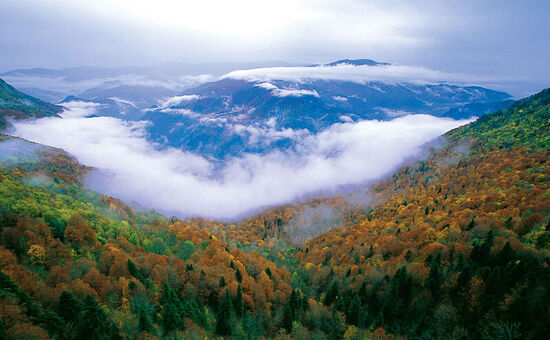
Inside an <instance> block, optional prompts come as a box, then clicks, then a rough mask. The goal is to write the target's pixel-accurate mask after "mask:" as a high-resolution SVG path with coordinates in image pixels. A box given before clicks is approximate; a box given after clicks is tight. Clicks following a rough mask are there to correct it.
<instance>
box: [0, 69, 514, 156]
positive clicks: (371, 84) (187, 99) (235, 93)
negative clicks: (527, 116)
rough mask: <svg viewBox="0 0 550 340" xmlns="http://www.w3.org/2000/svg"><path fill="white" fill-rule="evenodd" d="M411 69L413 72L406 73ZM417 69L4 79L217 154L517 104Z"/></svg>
mask: <svg viewBox="0 0 550 340" xmlns="http://www.w3.org/2000/svg"><path fill="white" fill-rule="evenodd" d="M237 68H238V69H239V71H234V70H235V69H237ZM396 70H397V72H396ZM230 71H233V72H230ZM228 72H229V73H228ZM407 72H413V75H412V76H407V75H406V74H405V76H403V74H404V73H407ZM415 72H416V73H418V69H417V68H416V69H412V71H411V69H409V68H406V67H399V66H396V65H391V64H389V63H385V62H377V61H374V60H371V59H354V60H352V59H341V60H337V61H334V62H330V63H327V64H317V65H310V66H299V65H298V66H297V65H288V64H284V63H280V62H266V63H205V64H166V65H160V66H152V67H125V68H117V69H108V68H95V67H77V68H67V69H61V70H49V69H30V70H14V71H10V72H6V73H4V74H2V75H0V76H2V77H5V78H6V79H8V80H9V81H11V82H12V83H14V84H15V85H16V86H17V87H18V88H19V89H22V90H25V91H27V93H29V94H31V95H35V96H37V97H39V98H41V99H45V100H50V101H52V102H59V103H61V104H63V103H66V102H70V101H82V102H87V103H90V104H92V105H93V107H94V111H95V112H94V114H95V115H99V116H111V117H116V118H120V119H125V120H148V121H150V122H151V124H150V125H149V127H148V128H147V129H148V130H147V131H148V133H149V137H150V139H151V140H153V141H155V142H157V143H160V144H161V145H169V146H173V147H177V148H181V149H184V150H187V151H192V152H196V153H198V154H201V155H203V156H207V157H210V158H215V159H223V158H224V157H227V156H234V155H239V154H241V153H243V152H249V153H262V152H266V151H269V150H273V149H285V148H292V147H293V146H294V139H295V137H296V136H298V135H301V136H303V135H304V134H315V133H318V132H320V131H322V130H324V129H326V128H328V127H330V126H332V125H334V124H337V123H350V122H356V121H360V120H365V119H377V120H391V119H394V118H396V117H399V116H403V115H407V114H418V113H424V114H430V115H434V116H440V117H449V118H453V119H464V118H470V117H472V116H481V115H483V114H486V113H489V112H492V111H495V110H499V109H505V108H507V107H508V106H509V105H511V104H512V103H513V100H511V96H510V95H509V94H508V93H505V92H499V91H494V90H490V89H487V88H483V87H479V86H466V85H458V84H453V82H452V79H447V80H446V79H428V80H427V81H425V80H422V79H420V78H419V77H421V76H422V75H421V74H420V75H418V74H416V73H415ZM365 74H366V75H367V76H365Z"/></svg>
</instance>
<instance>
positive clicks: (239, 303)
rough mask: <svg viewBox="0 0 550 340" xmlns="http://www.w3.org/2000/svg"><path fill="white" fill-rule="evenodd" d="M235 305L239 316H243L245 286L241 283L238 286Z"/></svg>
mask: <svg viewBox="0 0 550 340" xmlns="http://www.w3.org/2000/svg"><path fill="white" fill-rule="evenodd" d="M233 306H234V307H235V314H236V315H237V317H238V318H241V317H242V316H243V311H244V307H243V288H242V287H241V285H240V284H239V286H238V287H237V294H236V295H235V299H234V303H233Z"/></svg>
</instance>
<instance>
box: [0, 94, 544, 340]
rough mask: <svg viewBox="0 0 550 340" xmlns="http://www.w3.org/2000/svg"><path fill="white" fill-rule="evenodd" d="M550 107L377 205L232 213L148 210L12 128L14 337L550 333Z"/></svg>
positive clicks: (471, 140)
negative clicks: (206, 215)
mask: <svg viewBox="0 0 550 340" xmlns="http://www.w3.org/2000/svg"><path fill="white" fill-rule="evenodd" d="M549 121H550V91H548V90H545V91H543V92H541V93H539V94H537V95H535V96H533V97H530V98H526V99H524V100H521V101H519V102H518V103H516V104H515V105H513V106H512V107H510V108H509V109H508V110H506V111H503V112H497V113H493V114H489V115H486V116H484V117H482V118H481V119H479V120H478V121H476V122H474V123H472V124H469V125H467V126H464V127H462V128H459V129H456V130H454V131H451V132H449V133H448V134H447V135H446V136H445V138H443V139H442V140H441V143H439V144H438V147H437V148H434V149H432V150H431V153H430V155H429V156H428V157H427V158H426V159H424V160H421V161H418V162H415V163H413V164H411V165H409V166H406V167H403V168H402V169H400V170H398V171H397V172H396V173H395V174H393V175H392V176H390V177H389V178H387V179H385V180H383V181H380V182H378V183H376V184H375V185H373V186H372V187H370V188H369V189H368V190H366V191H365V195H366V196H368V197H369V199H368V200H366V201H368V205H364V204H362V205H355V204H354V203H353V202H351V203H350V201H349V200H348V199H347V198H342V197H340V198H338V197H337V198H325V199H318V200H313V201H310V202H305V203H297V204H293V205H287V206H282V207H276V208H273V209H271V210H269V211H267V212H265V213H263V214H259V215H258V216H254V217H251V218H248V219H245V220H244V221H241V222H240V223H235V224H233V225H231V224H226V223H220V222H216V221H208V220H202V219H190V220H185V221H179V220H177V219H175V218H166V217H163V216H161V215H159V214H157V213H155V212H140V211H136V210H133V209H132V208H130V207H129V206H127V205H126V204H124V203H123V202H121V201H119V200H117V199H115V198H111V197H106V196H102V195H100V194H98V193H95V192H93V191H90V190H89V189H87V188H86V187H85V186H84V185H83V184H82V179H83V176H85V175H86V173H87V172H88V171H89V169H87V168H85V167H83V166H81V165H79V164H78V163H77V162H75V161H74V159H72V158H71V157H70V156H69V155H67V154H65V153H64V152H63V151H61V150H57V149H52V148H47V147H44V146H40V145H36V144H32V143H28V142H25V141H22V140H19V139H15V138H10V137H2V141H0V151H1V152H0V155H1V157H0V165H1V166H0V270H1V272H0V300H1V302H0V338H27V339H46V338H58V339H82V338H91V339H108V338H112V339H119V338H128V339H134V338H141V339H154V338H173V339H176V338H180V339H195V338H196V339H199V338H200V339H204V338H205V337H206V338H213V337H215V336H224V337H229V336H232V337H233V338H235V339H240V338H247V339H256V338H262V337H265V338H280V339H285V338H294V339H311V338H314V339H327V338H328V339H339V338H346V339H363V338H376V339H383V338H411V339H434V338H435V339H472V338H486V339H514V338H518V339H520V338H525V339H540V338H545V337H546V333H547V330H548V329H549V327H550V322H549V320H550V309H549V308H548V304H547V301H548V300H549V299H550V269H549V264H550V263H549V262H550V261H549V255H550V225H549V222H550V216H549V213H550V188H549V179H550V178H549V176H550V166H549V164H548V159H549V151H548V141H549V131H548V124H549ZM364 203H365V202H364ZM311 211H313V213H312V215H311V216H313V217H311V216H310V215H309V213H310V212H311ZM326 211H330V212H331V213H330V214H325V212H326ZM320 212H321V214H320V215H315V213H320ZM318 216H320V217H318ZM306 225H307V227H308V228H312V227H315V226H317V227H319V230H321V231H326V230H331V231H329V232H324V233H323V234H321V235H318V236H317V234H315V233H314V232H313V231H311V230H310V229H307V230H304V229H301V228H303V227H304V226H306ZM310 232H311V233H310ZM300 233H302V234H304V233H305V234H306V235H308V236H315V237H314V238H312V239H309V240H305V241H304V239H305V238H302V237H299V236H300Z"/></svg>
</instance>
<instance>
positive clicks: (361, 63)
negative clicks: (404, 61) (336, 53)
mask: <svg viewBox="0 0 550 340" xmlns="http://www.w3.org/2000/svg"><path fill="white" fill-rule="evenodd" d="M342 64H348V65H354V66H382V65H390V64H389V63H381V62H378V61H374V60H372V59H340V60H337V61H334V62H332V63H329V64H326V66H336V65H342Z"/></svg>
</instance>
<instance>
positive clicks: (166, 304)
mask: <svg viewBox="0 0 550 340" xmlns="http://www.w3.org/2000/svg"><path fill="white" fill-rule="evenodd" d="M160 304H161V308H162V313H161V315H162V326H163V328H164V333H165V334H168V333H170V332H171V331H173V330H184V329H185V323H184V322H183V317H182V314H183V313H182V312H183V306H182V304H181V301H180V299H179V298H178V296H177V295H176V293H175V292H174V290H173V289H172V287H170V285H169V284H168V283H166V282H165V283H164V284H163V286H162V292H161V296H160Z"/></svg>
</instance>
